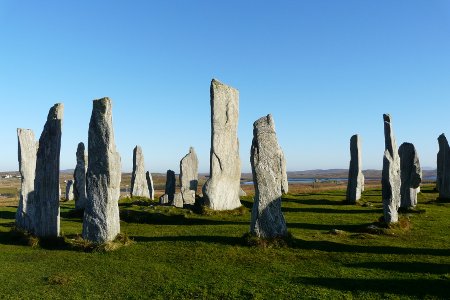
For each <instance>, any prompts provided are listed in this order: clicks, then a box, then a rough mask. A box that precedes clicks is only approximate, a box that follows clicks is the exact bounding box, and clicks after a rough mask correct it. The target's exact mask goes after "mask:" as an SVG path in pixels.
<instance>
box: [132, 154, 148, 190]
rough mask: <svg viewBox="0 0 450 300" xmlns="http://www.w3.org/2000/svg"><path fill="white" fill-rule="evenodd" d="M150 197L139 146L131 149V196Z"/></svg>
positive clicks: (142, 155) (142, 156)
mask: <svg viewBox="0 0 450 300" xmlns="http://www.w3.org/2000/svg"><path fill="white" fill-rule="evenodd" d="M136 196H137V197H145V198H150V193H149V191H148V184H147V178H146V175H145V163H144V154H143V153H142V149H141V147H140V146H136V147H135V148H134V150H133V173H132V174H131V197H136Z"/></svg>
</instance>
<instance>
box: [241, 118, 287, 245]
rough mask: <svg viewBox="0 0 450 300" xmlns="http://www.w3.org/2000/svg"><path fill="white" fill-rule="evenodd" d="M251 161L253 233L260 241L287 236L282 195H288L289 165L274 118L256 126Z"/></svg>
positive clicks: (261, 121)
mask: <svg viewBox="0 0 450 300" xmlns="http://www.w3.org/2000/svg"><path fill="white" fill-rule="evenodd" d="M250 162H251V165H252V173H253V182H254V186H255V202H254V204H253V209H252V223H251V228H250V231H251V233H252V234H253V235H256V236H257V237H261V238H274V237H282V236H286V235H287V227H286V221H285V219H284V216H283V212H282V211H281V196H282V194H283V193H287V192H288V180H287V174H286V162H285V158H284V154H283V151H282V150H281V147H280V146H279V145H278V140H277V136H276V133H275V124H274V121H273V118H272V116H271V115H268V116H266V117H263V118H261V119H259V120H257V121H256V122H255V123H254V124H253V142H252V147H251V156H250Z"/></svg>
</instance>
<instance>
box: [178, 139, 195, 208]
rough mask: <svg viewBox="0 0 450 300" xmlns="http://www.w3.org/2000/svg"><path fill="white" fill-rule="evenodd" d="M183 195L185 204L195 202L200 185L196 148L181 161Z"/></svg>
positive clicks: (190, 150)
mask: <svg viewBox="0 0 450 300" xmlns="http://www.w3.org/2000/svg"><path fill="white" fill-rule="evenodd" d="M180 183H181V197H182V199H183V203H184V204H188V205H192V204H195V195H196V193H197V187H198V158H197V154H196V153H195V150H194V148H192V147H191V148H190V149H189V153H188V154H187V155H186V156H185V157H184V158H183V159H182V160H181V161H180Z"/></svg>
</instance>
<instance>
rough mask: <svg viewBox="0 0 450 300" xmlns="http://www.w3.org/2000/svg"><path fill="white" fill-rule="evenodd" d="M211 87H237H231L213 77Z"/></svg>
mask: <svg viewBox="0 0 450 300" xmlns="http://www.w3.org/2000/svg"><path fill="white" fill-rule="evenodd" d="M213 88H222V89H232V90H235V91H237V89H235V88H234V87H231V86H229V85H226V84H225V83H222V82H220V81H219V80H217V79H215V78H213V79H212V80H211V89H213Z"/></svg>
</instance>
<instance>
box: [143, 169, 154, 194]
mask: <svg viewBox="0 0 450 300" xmlns="http://www.w3.org/2000/svg"><path fill="white" fill-rule="evenodd" d="M145 178H146V179H147V187H148V194H149V198H150V199H151V200H154V199H155V187H154V185H153V178H152V174H151V173H150V172H147V173H146V174H145Z"/></svg>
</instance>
